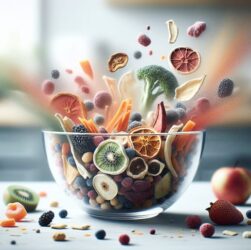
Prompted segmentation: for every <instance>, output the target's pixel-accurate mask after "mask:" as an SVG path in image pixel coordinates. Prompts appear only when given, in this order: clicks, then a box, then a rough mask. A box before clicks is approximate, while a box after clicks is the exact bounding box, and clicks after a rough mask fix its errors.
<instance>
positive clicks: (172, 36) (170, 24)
mask: <svg viewBox="0 0 251 250" xmlns="http://www.w3.org/2000/svg"><path fill="white" fill-rule="evenodd" d="M166 25H167V29H168V35H169V38H168V42H169V43H175V42H176V40H177V37H178V33H179V30H178V27H177V25H176V23H175V22H174V21H173V20H168V21H166Z"/></svg>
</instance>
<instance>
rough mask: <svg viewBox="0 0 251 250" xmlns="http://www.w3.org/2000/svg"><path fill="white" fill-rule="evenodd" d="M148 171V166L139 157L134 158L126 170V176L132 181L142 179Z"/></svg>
mask: <svg viewBox="0 0 251 250" xmlns="http://www.w3.org/2000/svg"><path fill="white" fill-rule="evenodd" d="M147 171H148V165H147V164H146V162H145V160H144V159H143V158H141V157H135V158H133V159H132V160H131V162H130V165H129V167H128V169H127V172H126V173H127V175H128V176H130V177H132V178H133V179H143V178H144V177H145V175H146V174H147Z"/></svg>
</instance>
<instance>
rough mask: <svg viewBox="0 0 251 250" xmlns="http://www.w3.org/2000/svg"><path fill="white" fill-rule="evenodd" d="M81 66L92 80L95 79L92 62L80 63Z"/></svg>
mask: <svg viewBox="0 0 251 250" xmlns="http://www.w3.org/2000/svg"><path fill="white" fill-rule="evenodd" d="M80 66H81V68H82V70H83V71H84V72H85V74H86V75H88V76H89V77H90V78H91V79H93V71H92V66H91V64H90V62H89V61H88V60H82V61H80Z"/></svg>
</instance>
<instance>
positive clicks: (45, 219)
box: [38, 211, 54, 227]
mask: <svg viewBox="0 0 251 250" xmlns="http://www.w3.org/2000/svg"><path fill="white" fill-rule="evenodd" d="M53 218H54V213H53V212H52V211H48V212H45V213H43V214H42V215H41V216H40V217H39V220H38V223H39V225H40V226H41V227H47V226H48V225H49V224H50V223H51V222H52V220H53Z"/></svg>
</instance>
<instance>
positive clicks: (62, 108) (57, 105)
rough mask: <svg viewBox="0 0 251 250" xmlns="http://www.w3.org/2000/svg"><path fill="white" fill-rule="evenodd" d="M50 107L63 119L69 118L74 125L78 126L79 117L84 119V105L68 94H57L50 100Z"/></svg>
mask: <svg viewBox="0 0 251 250" xmlns="http://www.w3.org/2000/svg"><path fill="white" fill-rule="evenodd" d="M50 105H51V107H52V108H53V110H54V111H55V112H56V113H59V114H61V115H62V116H63V117H64V116H67V117H69V118H70V119H71V120H72V121H73V122H74V123H77V124H79V119H78V118H79V117H86V115H87V111H86V108H85V105H84V104H83V102H82V101H81V100H80V98H79V97H78V96H76V95H73V94H70V93H59V94H57V95H56V96H54V97H53V98H52V100H51V104H50Z"/></svg>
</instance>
